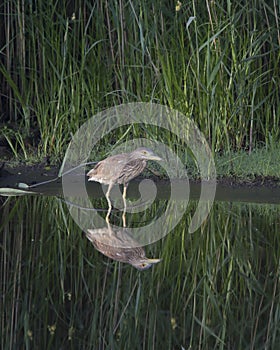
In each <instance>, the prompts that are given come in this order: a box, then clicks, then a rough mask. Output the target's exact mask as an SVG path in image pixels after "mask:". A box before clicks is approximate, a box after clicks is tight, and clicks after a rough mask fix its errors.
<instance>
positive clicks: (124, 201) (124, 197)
mask: <svg viewBox="0 0 280 350" xmlns="http://www.w3.org/2000/svg"><path fill="white" fill-rule="evenodd" d="M126 189H127V185H124V186H123V195H122V197H123V215H122V221H123V227H126V220H125V213H126Z"/></svg>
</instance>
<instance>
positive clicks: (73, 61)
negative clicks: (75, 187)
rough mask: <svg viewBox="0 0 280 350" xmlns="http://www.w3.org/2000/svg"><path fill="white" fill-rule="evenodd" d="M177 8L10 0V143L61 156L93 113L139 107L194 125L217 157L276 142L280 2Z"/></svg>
mask: <svg viewBox="0 0 280 350" xmlns="http://www.w3.org/2000/svg"><path fill="white" fill-rule="evenodd" d="M175 6H176V2H174V3H172V2H168V1H161V2H154V1H150V0H148V1H142V0H141V1H138V2H132V1H130V0H128V1H120V2H117V1H113V2H112V1H110V2H109V1H107V0H106V1H94V2H92V1H75V2H74V1H70V2H67V3H65V2H60V1H57V2H47V3H46V2H44V1H40V0H39V1H35V2H25V1H24V0H18V1H15V0H12V1H8V0H6V1H3V2H2V5H1V7H0V12H1V13H2V15H1V18H2V28H3V30H4V32H5V34H6V35H5V36H3V35H2V36H1V38H0V55H1V64H0V74H1V110H2V112H1V119H2V121H3V122H4V123H7V126H8V129H7V128H6V129H2V130H1V138H2V139H6V140H7V141H8V143H9V144H10V145H11V149H12V151H13V152H14V154H15V155H18V154H21V156H22V155H23V156H24V158H28V157H29V156H30V153H32V152H36V153H37V154H38V156H40V157H41V156H45V155H49V156H52V157H54V158H57V157H61V156H62V154H63V153H64V152H65V149H66V146H67V144H68V142H69V140H70V139H71V134H72V133H74V132H75V131H76V130H77V128H78V127H79V125H81V123H83V122H84V121H85V120H87V119H88V118H89V117H90V116H92V115H94V114H95V113H96V112H98V111H100V110H102V109H105V108H108V107H111V106H113V105H116V104H120V103H125V102H135V101H154V102H158V103H161V104H166V105H168V106H170V107H171V108H176V109H178V110H179V111H180V112H183V113H185V114H186V115H187V116H188V117H191V118H193V119H194V121H195V122H196V123H197V124H198V125H199V127H200V129H201V131H202V132H203V133H204V134H205V136H206V137H207V140H208V141H209V143H210V145H211V147H212V150H213V151H221V152H227V151H230V150H240V149H246V150H249V151H251V150H252V149H253V148H254V147H255V146H256V145H260V144H261V145H263V144H264V145H268V144H269V145H270V144H271V143H276V142H278V141H279V124H280V119H279V118H280V117H279V116H280V108H279V98H278V97H279V86H280V81H279V76H280V74H279V67H280V64H279V57H280V56H279V45H280V29H279V4H277V2H275V1H274V2H267V1H253V3H252V2H250V1H245V2H243V1H237V2H231V1H222V2H219V3H215V2H209V1H206V3H204V2H203V3H202V2H195V1H193V2H187V3H183V4H182V6H181V8H180V10H179V11H176V10H175ZM191 17H195V19H194V20H193V21H192V22H191V21H189V19H190V18H191ZM190 22H191V23H190ZM125 131H126V129H124V128H122V129H120V130H119V134H118V135H117V138H121V137H122V136H123V134H124V133H125ZM30 136H31V138H30ZM137 136H138V133H137V130H136V131H134V137H137ZM165 138H167V139H169V138H170V135H168V136H165ZM107 141H108V140H104V145H106V142H107ZM169 141H170V139H169Z"/></svg>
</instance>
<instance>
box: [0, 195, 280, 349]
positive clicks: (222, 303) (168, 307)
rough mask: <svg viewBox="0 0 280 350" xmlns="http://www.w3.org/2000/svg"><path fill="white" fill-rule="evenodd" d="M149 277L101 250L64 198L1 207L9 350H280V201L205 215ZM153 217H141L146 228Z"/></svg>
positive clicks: (152, 251)
mask: <svg viewBox="0 0 280 350" xmlns="http://www.w3.org/2000/svg"><path fill="white" fill-rule="evenodd" d="M195 205H196V204H195V203H191V204H190V207H189V212H188V213H186V215H185V218H184V220H182V222H181V223H180V224H179V225H178V226H177V228H176V229H175V230H174V231H173V232H172V233H170V234H169V235H168V236H166V237H165V238H164V239H163V240H162V241H160V242H157V243H156V244H153V245H151V246H149V247H146V252H147V255H148V256H153V257H158V256H159V257H161V258H162V262H161V263H159V264H157V265H156V266H154V267H153V268H152V269H150V270H147V271H143V272H139V271H137V270H136V269H134V268H133V267H131V266H129V265H125V264H119V263H116V262H112V261H111V260H109V259H107V258H105V257H104V256H102V255H101V254H100V253H98V252H97V251H95V250H94V248H93V247H92V245H91V244H90V242H89V241H88V240H87V239H86V238H85V235H84V234H83V233H82V232H80V231H79V229H77V226H76V225H75V224H74V223H73V221H72V220H71V218H70V217H68V214H66V211H65V212H64V211H62V210H61V209H62V207H61V205H60V204H59V202H58V201H57V200H56V199H55V198H51V197H27V198H24V197H22V198H11V199H10V200H9V201H7V202H6V204H5V205H4V206H2V207H1V214H3V215H2V217H3V220H2V223H1V227H0V232H1V245H0V252H1V254H0V277H1V278H0V281H1V303H0V308H1V310H0V311H1V313H0V314H1V322H0V323H1V339H0V342H1V348H3V349H14V348H18V349H19V348H26V349H37V348H40V349H58V348H67V349H159V348H164V349H174V348H181V347H182V348H184V349H191V348H192V349H242V350H243V349H264V348H267V349H276V348H277V344H279V340H280V339H279V338H280V334H279V321H280V320H279V261H280V260H279V258H280V249H279V247H280V245H279V243H280V242H279V234H278V233H279V206H265V205H252V204H251V205H240V204H233V203H216V204H215V205H214V208H213V211H212V212H211V213H210V218H209V220H208V221H207V222H206V223H205V224H204V225H203V226H202V227H201V228H200V229H199V230H198V231H197V232H195V233H194V234H191V235H190V234H189V233H188V224H189V222H190V218H191V216H192V213H193V211H194V209H195ZM141 219H142V215H141V214H140V215H135V217H134V220H136V221H137V220H138V221H141Z"/></svg>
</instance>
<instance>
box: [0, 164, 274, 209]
mask: <svg viewBox="0 0 280 350" xmlns="http://www.w3.org/2000/svg"><path fill="white" fill-rule="evenodd" d="M58 172H59V167H54V166H53V167H52V166H49V165H48V164H45V163H41V164H35V165H24V164H22V165H17V166H16V167H11V166H9V165H7V164H4V165H3V164H2V166H1V169H0V188H5V187H10V188H18V184H19V183H25V184H27V185H30V186H31V188H30V190H32V191H35V192H38V193H41V194H43V195H55V196H61V195H63V189H62V181H61V178H57V176H58ZM67 176H69V181H70V184H71V188H73V196H78V195H79V186H80V184H81V182H84V181H85V175H84V174H83V173H82V171H81V173H80V174H78V175H75V176H71V174H70V175H67ZM143 178H144V177H143V176H142V177H141V176H140V177H138V178H136V179H135V180H133V181H131V183H130V186H129V188H128V196H131V198H138V197H139V195H140V193H139V183H140V181H141V180H142V179H143ZM150 179H152V180H153V181H154V182H155V183H156V185H157V198H158V199H168V198H169V196H170V191H171V187H170V181H169V180H168V179H164V178H159V177H155V176H152V177H150ZM48 181H50V182H48ZM42 182H47V183H44V184H41V185H39V186H36V184H40V183H42ZM173 184H175V185H174V187H173V190H175V191H176V198H177V199H178V200H185V199H186V187H187V188H189V192H188V195H189V198H190V199H199V197H200V194H201V184H200V181H199V180H198V179H189V180H175V181H174V183H173ZM34 185H35V186H34ZM86 185H87V192H88V193H89V194H90V196H93V197H95V198H102V197H103V196H104V193H103V190H102V187H101V185H100V184H98V183H95V182H92V183H87V182H86ZM32 186H34V187H32ZM209 186H211V183H210V184H209ZM215 200H221V201H241V202H253V203H276V204H280V178H276V177H272V176H271V177H260V176H257V177H253V176H252V178H246V179H241V178H234V177H219V178H217V187H216V195H215Z"/></svg>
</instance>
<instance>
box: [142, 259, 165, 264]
mask: <svg viewBox="0 0 280 350" xmlns="http://www.w3.org/2000/svg"><path fill="white" fill-rule="evenodd" d="M160 261H161V259H149V258H147V259H146V260H145V262H146V263H148V264H157V263H159V262H160Z"/></svg>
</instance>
